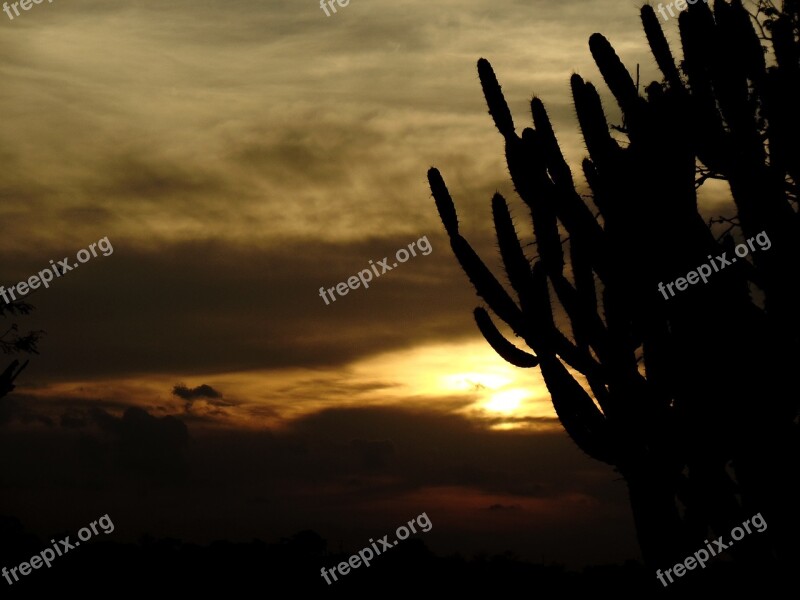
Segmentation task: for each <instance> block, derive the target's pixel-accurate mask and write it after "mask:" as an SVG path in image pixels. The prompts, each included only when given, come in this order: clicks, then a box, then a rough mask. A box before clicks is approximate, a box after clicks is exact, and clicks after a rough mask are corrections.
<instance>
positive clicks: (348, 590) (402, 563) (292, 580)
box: [0, 516, 775, 598]
mask: <svg viewBox="0 0 800 600" xmlns="http://www.w3.org/2000/svg"><path fill="white" fill-rule="evenodd" d="M66 535H70V540H71V541H73V542H74V538H75V535H74V532H62V533H60V534H58V535H53V536H52V538H53V539H55V540H56V541H58V540H59V539H62V538H63V537H64V536H66ZM50 545H52V544H48V541H47V540H43V539H39V538H38V537H37V536H35V535H32V534H30V533H26V532H25V530H24V528H23V526H22V524H21V522H20V521H19V520H18V519H16V518H14V517H2V516H0V568H2V567H6V568H7V569H10V568H11V567H16V566H18V565H19V564H20V563H21V562H23V561H28V560H29V559H30V558H31V557H32V556H34V555H35V554H38V553H39V552H41V551H42V550H43V549H44V548H46V547H48V546H50ZM328 546H329V545H328V543H327V542H326V540H325V539H323V538H322V537H321V536H320V535H319V534H317V533H315V532H313V531H308V530H307V531H301V532H299V533H296V534H295V535H292V536H291V537H289V538H283V539H280V540H279V541H277V542H274V543H266V542H264V541H261V540H258V539H253V540H252V541H250V542H229V541H215V542H212V543H211V544H208V545H198V544H194V543H189V542H183V541H181V540H177V539H173V538H160V539H157V538H154V537H151V536H147V535H145V536H142V538H141V539H140V540H139V541H138V542H137V543H120V542H117V541H114V540H113V539H110V538H107V537H105V536H102V535H101V536H100V537H96V538H92V540H90V541H88V542H86V543H85V544H82V545H81V546H80V547H78V548H75V549H73V550H70V551H69V552H68V553H67V554H65V555H64V556H61V557H58V558H56V559H55V560H54V561H53V563H52V566H51V568H49V569H47V568H45V567H44V566H42V567H41V568H39V569H38V570H34V571H31V573H30V574H28V575H27V576H24V577H23V576H20V581H19V582H15V583H14V584H13V585H11V586H9V585H8V582H7V581H6V580H5V579H4V578H0V586H1V587H2V589H3V592H4V594H5V595H7V596H14V597H34V596H35V597H41V593H42V592H45V591H47V592H61V593H64V592H67V591H72V590H74V591H76V592H79V593H81V594H83V595H84V597H93V594H97V595H100V594H102V595H103V596H104V597H107V596H109V595H110V594H113V595H120V594H121V595H125V594H128V593H131V592H148V593H154V592H157V591H167V590H169V591H173V590H174V591H180V592H206V593H208V592H209V591H220V592H224V593H225V594H226V595H227V596H228V597H230V596H231V594H239V593H245V592H247V593H252V592H256V593H263V594H265V595H267V596H273V597H274V596H276V594H277V593H278V592H279V591H280V593H281V594H283V592H288V591H291V592H293V593H297V592H310V593H313V594H315V597H319V596H323V595H324V596H325V597H327V596H333V597H344V596H346V597H350V598H352V597H356V598H361V597H368V596H376V597H380V596H387V595H388V596H389V597H395V596H396V594H397V593H398V592H403V593H427V592H441V593H443V594H447V597H452V596H453V594H467V593H469V595H470V596H472V595H474V594H475V593H476V592H477V593H479V594H487V595H489V596H488V597H497V595H498V594H499V593H509V592H515V591H519V590H525V591H526V593H533V594H535V595H536V596H537V597H539V598H555V597H557V596H558V597H561V596H562V595H563V594H564V593H581V592H593V593H597V592H598V591H609V592H613V593H615V594H617V595H621V596H628V595H630V596H631V597H632V596H633V594H637V597H639V596H640V595H641V594H647V595H648V596H647V597H652V596H656V597H658V596H662V595H663V596H665V597H666V596H668V595H673V594H685V593H686V591H688V589H690V588H691V589H692V590H708V591H715V592H717V593H720V592H732V591H734V590H736V591H742V590H743V589H745V588H746V587H749V588H752V589H754V590H756V589H762V590H763V588H768V587H770V585H771V584H773V583H774V582H775V579H774V577H773V575H772V574H771V573H768V572H756V571H752V572H745V571H742V569H741V568H734V567H733V565H731V564H730V563H728V562H726V561H724V560H720V561H718V562H717V563H716V564H710V565H709V567H708V568H707V569H705V570H704V571H702V572H699V571H698V572H690V573H687V575H685V576H684V577H683V578H682V579H680V580H678V581H677V582H676V583H674V584H672V585H671V586H669V588H666V589H665V588H663V586H661V584H659V583H658V581H657V580H656V578H655V575H654V573H652V572H651V571H650V570H649V569H646V568H645V567H644V566H643V565H641V564H640V563H638V562H635V561H629V562H627V563H625V564H622V565H601V566H587V567H584V568H583V569H580V570H569V569H567V568H565V567H564V566H563V565H559V564H535V563H531V562H527V561H525V560H522V559H519V558H517V557H515V556H514V555H513V554H511V553H505V554H500V555H494V556H488V555H485V554H482V555H478V556H475V557H472V558H466V557H464V556H461V555H451V556H437V555H435V554H434V553H433V552H432V551H431V550H429V549H428V548H427V546H426V545H425V543H424V541H423V540H421V539H414V538H411V539H408V540H405V541H403V542H402V543H401V544H399V545H398V546H396V547H394V548H392V550H391V552H386V553H385V554H383V555H380V556H378V557H376V558H375V559H374V560H373V561H372V564H371V565H370V566H369V568H364V566H363V565H362V566H361V567H359V568H358V569H355V570H351V571H350V573H348V575H346V576H341V575H340V576H339V581H337V582H333V583H332V584H331V585H327V584H326V583H325V581H324V580H323V578H322V577H321V575H320V569H321V568H322V567H326V568H330V567H332V566H334V565H336V564H338V563H340V562H343V561H346V560H347V559H348V558H349V557H350V556H351V555H352V554H353V553H354V552H357V551H358V550H359V548H344V549H338V550H336V551H331V550H330V549H329V547H328ZM12 581H13V577H12ZM234 597H235V596H234Z"/></svg>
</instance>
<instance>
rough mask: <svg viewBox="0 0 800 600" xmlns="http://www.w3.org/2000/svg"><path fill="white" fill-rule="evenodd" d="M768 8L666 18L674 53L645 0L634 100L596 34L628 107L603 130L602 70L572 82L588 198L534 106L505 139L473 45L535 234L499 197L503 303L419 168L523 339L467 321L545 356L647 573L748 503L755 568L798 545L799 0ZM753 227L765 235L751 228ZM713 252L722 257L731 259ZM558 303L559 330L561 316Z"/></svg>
mask: <svg viewBox="0 0 800 600" xmlns="http://www.w3.org/2000/svg"><path fill="white" fill-rule="evenodd" d="M760 4H761V6H760V7H759V8H760V11H759V12H756V13H755V15H750V14H748V12H747V10H745V8H744V7H743V5H742V3H741V1H740V0H733V2H731V3H727V2H724V1H717V2H716V3H715V4H714V8H713V11H712V9H711V8H709V6H708V5H706V4H704V3H702V2H698V3H696V4H694V5H690V6H689V7H688V10H686V11H684V12H682V13H681V15H680V18H679V27H680V36H681V45H682V49H683V61H682V62H681V63H680V66H678V65H677V64H676V62H675V60H674V59H673V56H672V54H671V50H670V48H669V45H668V43H667V41H666V38H665V36H664V33H663V31H662V29H661V25H660V22H659V19H658V17H657V16H656V14H655V12H654V10H653V8H652V7H651V6H643V7H642V9H641V19H642V23H643V26H644V31H645V34H646V36H647V40H648V43H649V46H650V49H651V51H652V53H653V56H654V57H655V59H656V63H657V64H658V67H659V69H660V70H661V72H662V74H663V76H664V78H663V80H662V81H660V82H652V83H651V84H650V85H648V86H647V87H646V89H645V97H642V96H640V95H639V93H638V90H637V87H636V86H635V85H634V83H633V80H632V78H631V76H630V74H629V73H628V71H627V70H626V68H625V67H624V65H623V64H622V62H621V61H620V60H619V58H618V57H617V55H616V53H615V52H614V49H613V48H612V46H611V45H610V43H609V42H608V41H607V40H606V38H604V37H603V36H602V35H600V34H597V33H596V34H594V35H592V36H591V38H590V39H589V48H590V51H591V53H592V56H593V58H594V60H595V62H596V64H597V66H598V68H599V70H600V72H601V74H602V76H603V79H604V80H605V83H606V84H607V85H608V87H609V88H610V90H611V92H612V93H613V95H614V98H615V100H616V102H617V104H618V105H619V107H620V109H621V111H622V114H623V116H624V121H623V122H624V127H623V128H615V129H618V130H619V129H621V134H622V136H620V137H622V139H617V138H615V137H613V136H612V135H611V133H610V128H609V126H608V123H607V121H606V118H605V115H604V113H603V107H602V105H601V102H600V98H599V96H598V93H597V91H596V90H595V88H594V86H593V85H592V84H591V83H588V82H586V81H584V80H583V79H582V78H581V77H580V76H578V75H573V76H572V79H571V87H572V94H573V98H574V101H575V108H576V112H577V117H578V121H579V124H580V128H581V131H582V134H583V138H584V141H585V143H586V147H587V150H588V153H589V157H588V158H586V159H584V161H583V164H582V167H583V175H584V177H585V178H586V181H587V183H588V185H589V187H590V189H591V191H592V197H591V202H590V201H588V200H587V199H586V198H585V197H583V196H581V195H580V194H579V193H578V191H577V189H576V186H575V182H574V180H573V175H572V172H571V170H570V168H569V166H568V165H567V163H566V161H565V159H564V157H563V155H562V153H561V150H560V148H559V145H558V141H557V139H556V137H555V134H554V131H553V128H552V126H551V123H550V120H549V118H548V115H547V112H546V111H545V108H544V105H543V104H542V102H541V100H540V99H539V98H536V97H534V98H533V99H532V101H531V111H532V116H533V123H534V127H533V128H530V127H527V128H525V129H524V130H523V131H522V134H521V135H517V133H516V132H515V127H514V122H513V120H512V116H511V113H510V111H509V109H508V106H507V105H506V102H505V99H504V97H503V94H502V92H501V88H500V85H499V84H498V82H497V79H496V77H495V74H494V72H493V70H492V67H491V65H490V64H489V62H488V61H487V60H485V59H480V60H479V61H478V74H479V77H480V81H481V85H482V87H483V93H484V96H485V97H486V101H487V104H488V107H489V113H490V114H491V116H492V118H493V119H494V122H495V125H496V126H497V128H498V130H499V131H500V133H501V134H502V135H503V138H504V140H505V153H506V160H507V163H508V168H509V172H510V175H511V179H512V182H513V184H514V188H515V190H516V192H517V194H518V195H519V196H520V198H521V199H522V200H523V202H524V203H525V204H526V205H527V207H528V208H529V211H530V215H531V219H532V222H533V232H534V236H535V241H536V248H537V250H538V256H536V257H535V258H534V259H533V260H531V259H530V258H529V257H528V256H527V255H526V253H525V251H524V249H523V246H522V244H521V242H520V240H519V237H518V235H517V232H516V230H515V226H514V223H513V221H512V218H511V213H510V211H509V207H508V204H507V203H506V200H505V199H504V198H503V197H502V196H501V195H500V194H499V193H498V194H495V195H494V197H493V198H492V213H493V217H494V224H495V229H496V232H497V240H498V244H499V249H500V255H501V257H502V260H503V264H504V268H505V272H506V275H507V278H508V281H509V282H510V285H511V288H512V289H513V292H514V294H515V296H516V298H515V299H514V298H512V296H511V295H510V294H509V293H508V291H507V290H506V288H505V287H504V286H503V285H502V284H501V283H500V282H499V281H498V280H497V279H496V278H495V276H494V275H493V274H492V273H491V272H490V270H489V269H488V268H487V267H486V265H485V264H484V263H483V262H482V261H481V259H480V258H479V257H478V255H477V254H476V253H475V252H474V250H473V249H472V247H471V246H470V245H469V243H468V242H467V241H466V240H465V239H464V238H463V237H462V236H461V234H460V232H459V225H458V218H457V214H456V210H455V207H454V204H453V201H452V199H451V197H450V194H449V192H448V190H447V187H446V186H445V183H444V180H443V179H442V177H441V175H440V173H439V171H438V170H437V169H435V168H432V169H431V170H430V171H429V172H428V179H429V183H430V187H431V190H432V193H433V196H434V199H435V201H436V206H437V209H438V212H439V215H440V216H441V219H442V222H443V224H444V226H445V229H446V231H447V234H448V236H449V238H450V243H451V247H452V249H453V251H454V253H455V255H456V257H457V259H458V260H459V262H460V264H461V266H462V268H463V269H464V271H465V272H466V273H467V275H468V276H469V278H470V280H471V282H472V284H473V286H474V287H475V289H476V291H477V293H478V295H479V296H480V297H481V298H482V299H483V300H484V301H485V302H486V304H487V305H488V306H489V307H490V308H491V310H492V311H493V312H494V314H495V315H496V316H497V317H499V318H500V319H501V320H502V321H504V322H505V323H506V324H507V325H508V327H509V328H510V329H511V331H512V332H513V333H514V334H515V336H517V337H519V338H521V339H522V340H523V341H524V342H525V344H527V346H528V347H529V348H530V349H531V350H532V351H533V353H531V352H528V351H525V350H522V349H520V348H518V347H517V346H516V345H514V344H513V343H512V342H510V341H508V340H507V339H506V338H505V337H504V336H503V334H502V333H501V332H500V330H499V329H498V328H497V326H496V325H495V323H494V321H493V320H492V318H491V317H490V315H489V312H488V311H487V310H486V309H484V308H482V307H479V308H476V309H475V312H474V316H475V320H476V322H477V325H478V328H479V329H480V331H481V333H482V334H483V336H484V337H485V338H486V340H487V341H488V342H489V344H490V345H491V346H492V348H493V349H494V350H495V351H496V352H497V353H498V354H499V355H500V356H502V357H503V358H504V359H505V360H507V361H508V362H510V363H511V364H514V365H516V366H518V367H522V368H533V367H537V366H538V367H539V369H541V373H542V375H543V378H544V380H545V383H546V385H547V388H548V390H549V392H550V394H551V397H552V401H553V406H554V408H555V410H556V412H557V414H558V416H559V419H560V421H561V423H562V425H563V426H564V428H565V430H566V431H567V433H568V434H569V435H570V436H571V438H572V439H573V440H574V441H575V443H576V444H577V445H578V446H579V447H580V448H581V449H582V450H583V451H584V452H585V453H587V454H588V455H589V456H592V457H594V458H596V459H598V460H601V461H604V462H606V463H609V464H611V465H613V466H614V467H615V469H616V470H617V471H619V472H620V473H621V474H622V475H623V477H624V479H625V480H626V482H627V485H628V489H629V496H630V501H631V506H632V511H633V516H634V521H635V525H636V530H637V536H638V540H639V543H640V546H641V549H642V554H643V557H644V558H645V561H646V562H648V564H649V565H650V566H652V567H661V568H663V567H669V566H672V565H674V564H675V563H676V562H678V561H681V560H683V558H684V557H686V556H688V555H690V554H691V553H692V552H694V551H695V550H696V549H698V548H702V547H704V543H703V541H704V540H706V539H712V536H715V537H725V538H727V539H730V537H729V536H730V531H731V529H732V528H733V527H735V526H737V525H740V524H741V523H742V522H743V521H745V520H746V519H748V518H749V517H751V516H753V515H754V514H755V513H757V512H761V514H762V516H763V517H764V519H765V520H766V521H767V523H768V524H769V528H768V531H767V532H766V533H765V534H763V535H758V536H755V535H754V536H748V538H747V541H746V543H745V542H740V543H739V545H735V546H733V547H732V548H731V550H730V551H729V553H730V554H731V555H732V556H734V558H738V559H742V564H747V565H762V566H763V565H764V564H765V563H769V564H774V562H775V561H778V563H779V564H780V563H785V564H791V563H792V561H796V560H797V557H798V551H797V549H796V548H797V541H796V536H797V534H798V533H800V528H799V527H798V517H797V507H798V506H800V504H799V503H798V491H797V490H798V489H799V486H798V485H797V483H798V482H797V479H798V469H797V457H798V424H797V415H798V394H797V392H796V390H795V387H794V386H793V383H794V381H793V376H792V375H793V369H794V368H795V365H796V364H797V358H798V341H799V340H800V338H799V337H798V334H800V321H799V319H800V312H798V309H797V307H798V305H799V304H798V300H799V299H800V298H798V294H800V288H798V286H797V275H796V274H797V265H798V257H799V256H798V254H799V253H800V252H799V251H800V246H799V240H798V238H797V234H798V219H799V217H798V207H797V202H798V197H797V191H798V190H797V184H798V173H799V172H800V150H799V149H798V145H797V140H798V138H799V137H800V136H799V135H798V134H800V119H798V115H797V106H798V105H800V103H799V102H798V100H800V98H798V96H799V95H800V87H798V83H800V39H799V38H798V34H799V30H798V22H800V18H799V17H800V12H799V10H798V3H797V2H796V1H791V2H790V1H787V2H785V3H784V6H783V7H782V9H781V10H780V11H779V10H777V9H775V8H774V7H773V6H771V4H770V3H764V2H762V3H760ZM757 30H758V31H757ZM762 44H764V46H762ZM712 178H713V179H721V180H724V181H727V183H728V185H729V188H730V202H729V205H728V206H727V207H726V208H725V211H723V212H722V213H721V216H720V217H719V218H717V219H712V220H711V221H710V222H706V221H705V220H704V218H703V217H702V215H701V213H700V210H699V208H698V201H697V189H698V188H699V187H701V186H702V185H703V184H704V183H705V182H706V181H707V180H708V179H712ZM720 223H723V224H726V225H727V229H726V230H725V231H723V232H720V231H719V230H720V228H719V227H718V225H719V224H720ZM762 232H763V234H762ZM759 234H762V238H764V239H765V241H764V243H763V247H760V246H759V245H756V244H754V243H753V241H754V238H756V236H758V235H759ZM747 239H750V240H751V244H752V246H753V247H752V248H748V247H747V245H745V249H746V250H747V252H746V253H745V254H743V255H740V254H739V252H737V250H740V246H738V245H737V242H740V243H741V242H745V243H746V240H747ZM766 241H769V242H770V244H771V245H769V246H767V243H766ZM720 255H724V256H723V258H724V259H725V260H726V261H730V262H729V264H728V265H726V266H724V267H723V268H720V266H722V264H723V263H722V262H718V261H717V259H716V258H715V257H717V256H720ZM744 256H747V258H744ZM731 259H733V260H731ZM704 263H705V264H707V265H709V270H711V265H712V263H713V266H714V268H715V270H714V271H713V272H712V274H711V275H710V276H709V277H708V278H707V283H704V282H702V281H699V279H698V278H697V274H695V279H698V281H697V282H696V284H695V282H694V281H691V282H690V283H692V284H693V285H688V289H685V287H684V289H685V291H677V293H676V294H675V295H674V296H672V295H667V294H666V293H665V292H661V291H660V290H659V287H658V286H659V284H660V283H668V282H673V281H675V280H676V279H677V278H679V277H686V276H687V273H688V272H689V271H693V270H695V269H697V268H698V266H699V265H701V264H704ZM734 263H735V264H734ZM683 285H684V286H686V285H687V282H686V281H684V282H683ZM678 289H679V290H680V288H678ZM670 291H672V290H670ZM554 298H555V299H556V300H557V303H558V307H557V308H556V309H554V308H553V306H552V304H551V302H552V300H553V299H554ZM562 314H564V315H566V318H567V322H568V327H559V326H558V325H557V319H556V316H561V315H562Z"/></svg>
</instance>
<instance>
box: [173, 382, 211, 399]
mask: <svg viewBox="0 0 800 600" xmlns="http://www.w3.org/2000/svg"><path fill="white" fill-rule="evenodd" d="M172 394H173V395H175V396H177V397H178V398H183V399H184V400H195V399H197V398H211V399H216V398H222V394H220V393H219V392H218V391H217V390H215V389H214V388H212V387H211V386H210V385H206V384H205V383H204V384H202V385H198V386H197V387H194V388H191V389H189V388H188V387H186V386H185V385H184V384H182V383H180V384H178V385H176V386H175V387H173V388H172Z"/></svg>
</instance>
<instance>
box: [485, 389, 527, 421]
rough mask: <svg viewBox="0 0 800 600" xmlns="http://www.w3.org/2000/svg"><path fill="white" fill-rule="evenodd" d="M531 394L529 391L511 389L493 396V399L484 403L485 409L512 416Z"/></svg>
mask: <svg viewBox="0 0 800 600" xmlns="http://www.w3.org/2000/svg"><path fill="white" fill-rule="evenodd" d="M529 395H530V393H529V392H528V391H527V390H521V389H518V388H517V389H511V390H505V391H502V392H496V393H494V394H492V396H491V398H490V399H489V400H487V401H486V402H484V404H483V408H484V409H485V410H488V411H492V412H496V413H500V414H504V415H511V414H514V412H516V411H517V409H519V407H520V404H522V401H523V400H524V399H525V398H527V397H528V396H529Z"/></svg>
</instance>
